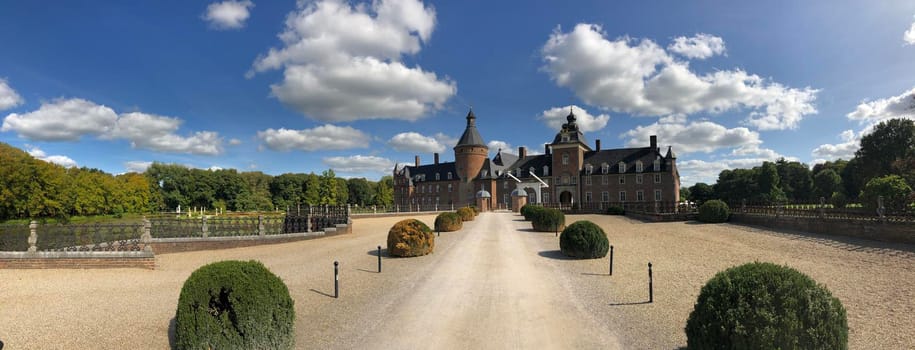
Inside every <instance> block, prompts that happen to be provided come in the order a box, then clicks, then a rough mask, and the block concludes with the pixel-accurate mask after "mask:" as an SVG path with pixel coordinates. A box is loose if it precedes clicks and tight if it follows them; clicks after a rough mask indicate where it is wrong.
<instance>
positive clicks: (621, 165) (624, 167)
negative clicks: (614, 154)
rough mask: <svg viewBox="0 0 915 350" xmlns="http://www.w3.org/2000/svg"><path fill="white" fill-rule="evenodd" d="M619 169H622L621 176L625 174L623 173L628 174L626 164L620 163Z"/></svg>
mask: <svg viewBox="0 0 915 350" xmlns="http://www.w3.org/2000/svg"><path fill="white" fill-rule="evenodd" d="M619 167H620V169H619V170H620V174H623V173H625V172H626V163H624V162H620V163H619Z"/></svg>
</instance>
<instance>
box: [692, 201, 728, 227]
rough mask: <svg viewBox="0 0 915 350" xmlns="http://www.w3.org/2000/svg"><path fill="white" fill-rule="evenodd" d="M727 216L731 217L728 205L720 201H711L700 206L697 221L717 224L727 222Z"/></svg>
mask: <svg viewBox="0 0 915 350" xmlns="http://www.w3.org/2000/svg"><path fill="white" fill-rule="evenodd" d="M729 216H731V210H730V209H729V208H728V205H727V204H725V203H724V202H722V201H720V200H717V199H713V200H710V201H707V202H705V203H702V206H700V207H699V216H698V217H697V219H699V221H702V222H710V223H717V222H725V221H728V217H729Z"/></svg>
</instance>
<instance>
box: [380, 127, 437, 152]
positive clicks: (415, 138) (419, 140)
mask: <svg viewBox="0 0 915 350" xmlns="http://www.w3.org/2000/svg"><path fill="white" fill-rule="evenodd" d="M388 145H389V146H391V147H393V148H394V149H395V150H398V151H401V152H418V153H436V152H438V153H441V152H443V151H445V146H444V145H442V144H441V143H440V142H438V140H437V139H436V138H435V137H431V136H423V135H422V134H419V133H416V132H403V133H400V134H397V135H394V137H392V138H391V140H389V141H388Z"/></svg>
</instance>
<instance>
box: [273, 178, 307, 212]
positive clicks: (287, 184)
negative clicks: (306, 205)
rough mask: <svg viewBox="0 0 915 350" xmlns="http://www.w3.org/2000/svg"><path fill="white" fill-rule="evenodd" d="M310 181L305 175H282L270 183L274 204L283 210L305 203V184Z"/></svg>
mask: <svg viewBox="0 0 915 350" xmlns="http://www.w3.org/2000/svg"><path fill="white" fill-rule="evenodd" d="M308 180H309V178H308V175H305V174H290V173H286V174H282V175H279V176H276V177H274V178H273V179H272V180H271V181H270V194H271V197H272V198H273V204H274V205H276V206H277V207H279V208H280V209H282V210H286V208H289V207H294V206H295V205H296V204H300V203H302V202H303V201H305V194H304V190H305V183H306V182H307V181H308Z"/></svg>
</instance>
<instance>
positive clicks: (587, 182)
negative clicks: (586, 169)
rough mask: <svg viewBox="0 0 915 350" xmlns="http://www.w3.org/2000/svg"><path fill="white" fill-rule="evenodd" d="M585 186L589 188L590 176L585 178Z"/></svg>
mask: <svg viewBox="0 0 915 350" xmlns="http://www.w3.org/2000/svg"><path fill="white" fill-rule="evenodd" d="M585 186H591V175H588V176H585Z"/></svg>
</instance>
